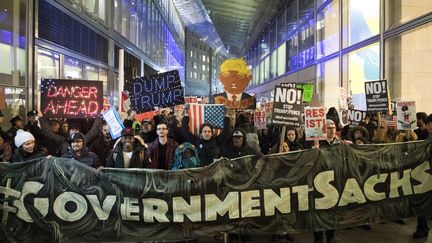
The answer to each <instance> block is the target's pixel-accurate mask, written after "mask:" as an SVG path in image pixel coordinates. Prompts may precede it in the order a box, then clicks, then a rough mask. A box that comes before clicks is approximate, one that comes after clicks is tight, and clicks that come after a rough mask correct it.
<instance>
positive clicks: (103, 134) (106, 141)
mask: <svg viewBox="0 0 432 243" xmlns="http://www.w3.org/2000/svg"><path fill="white" fill-rule="evenodd" d="M114 142H115V141H114V140H113V139H112V138H111V134H110V131H109V125H108V124H104V125H102V127H101V128H100V132H99V135H98V137H97V138H96V139H95V140H94V141H93V142H92V143H91V144H90V147H89V148H90V150H91V151H93V152H95V153H96V154H97V156H98V158H99V162H100V163H101V165H102V166H106V161H107V156H106V155H107V154H109V152H110V151H111V149H112V148H113V147H114Z"/></svg>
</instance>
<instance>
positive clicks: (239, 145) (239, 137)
mask: <svg viewBox="0 0 432 243" xmlns="http://www.w3.org/2000/svg"><path fill="white" fill-rule="evenodd" d="M246 155H255V157H256V158H260V157H261V156H262V153H261V151H256V150H255V149H254V148H252V147H251V146H249V145H248V144H247V142H246V132H245V131H244V130H243V129H241V128H236V129H234V131H233V133H232V140H231V141H230V142H229V144H228V146H226V147H224V149H223V150H222V157H225V158H229V159H235V158H238V157H242V156H246Z"/></svg>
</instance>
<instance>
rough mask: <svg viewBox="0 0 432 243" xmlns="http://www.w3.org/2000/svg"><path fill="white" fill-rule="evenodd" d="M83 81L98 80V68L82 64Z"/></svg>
mask: <svg viewBox="0 0 432 243" xmlns="http://www.w3.org/2000/svg"><path fill="white" fill-rule="evenodd" d="M83 70H84V79H85V80H93V81H95V80H99V68H98V67H95V66H93V65H90V64H87V63H84V69H83Z"/></svg>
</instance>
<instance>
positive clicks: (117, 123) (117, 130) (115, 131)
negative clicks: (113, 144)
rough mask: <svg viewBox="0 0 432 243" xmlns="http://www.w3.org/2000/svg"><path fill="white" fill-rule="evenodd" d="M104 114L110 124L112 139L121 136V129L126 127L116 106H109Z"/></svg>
mask: <svg viewBox="0 0 432 243" xmlns="http://www.w3.org/2000/svg"><path fill="white" fill-rule="evenodd" d="M102 116H103V118H104V120H105V121H106V123H107V124H108V125H109V131H110V134H111V137H112V139H116V138H118V137H120V135H121V131H122V130H123V129H124V125H123V122H122V121H121V119H120V116H119V114H118V113H117V111H116V110H115V109H114V107H111V108H109V109H108V110H107V111H105V112H104V113H103V114H102Z"/></svg>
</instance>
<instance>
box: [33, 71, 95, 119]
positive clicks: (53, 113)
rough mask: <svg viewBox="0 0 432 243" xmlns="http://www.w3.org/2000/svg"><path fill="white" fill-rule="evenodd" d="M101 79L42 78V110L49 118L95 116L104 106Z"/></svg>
mask: <svg viewBox="0 0 432 243" xmlns="http://www.w3.org/2000/svg"><path fill="white" fill-rule="evenodd" d="M102 92H103V87H102V82H100V81H86V80H63V79H42V80H41V111H42V112H43V113H44V116H45V117H48V118H94V117H96V116H97V115H98V114H99V113H100V111H101V109H102V107H103V93H102Z"/></svg>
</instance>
